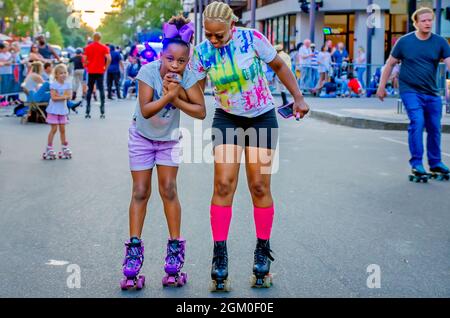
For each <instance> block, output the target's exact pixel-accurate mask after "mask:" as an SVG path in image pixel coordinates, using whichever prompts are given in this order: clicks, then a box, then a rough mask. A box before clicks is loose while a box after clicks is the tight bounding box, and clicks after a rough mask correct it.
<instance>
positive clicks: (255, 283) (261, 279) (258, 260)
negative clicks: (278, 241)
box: [251, 239, 274, 288]
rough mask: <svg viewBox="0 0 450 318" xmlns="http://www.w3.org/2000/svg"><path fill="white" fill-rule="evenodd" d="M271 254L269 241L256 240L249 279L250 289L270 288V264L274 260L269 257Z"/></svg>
mask: <svg viewBox="0 0 450 318" xmlns="http://www.w3.org/2000/svg"><path fill="white" fill-rule="evenodd" d="M271 252H272V250H271V249H270V243H269V240H261V239H258V240H257V242H256V249H255V257H254V264H253V275H252V279H251V283H252V287H256V288H261V287H265V288H269V287H271V286H272V275H271V274H270V263H271V262H272V261H274V258H273V257H272V255H270V253H271Z"/></svg>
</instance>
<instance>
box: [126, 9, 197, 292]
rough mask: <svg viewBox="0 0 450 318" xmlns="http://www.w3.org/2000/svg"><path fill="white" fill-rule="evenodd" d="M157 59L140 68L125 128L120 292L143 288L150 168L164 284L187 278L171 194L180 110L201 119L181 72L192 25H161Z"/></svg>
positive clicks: (193, 90)
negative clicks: (128, 191)
mask: <svg viewBox="0 0 450 318" xmlns="http://www.w3.org/2000/svg"><path fill="white" fill-rule="evenodd" d="M163 33H164V40H163V50H162V55H161V60H157V61H154V62H152V63H149V64H147V65H145V66H143V67H142V69H141V70H140V71H139V74H138V76H137V80H138V82H139V99H138V103H137V107H136V111H135V114H134V116H133V121H132V124H131V127H130V129H129V139H128V149H129V159H130V169H131V175H132V178H133V193H132V197H131V204H130V215H129V216H130V240H129V241H127V242H126V243H125V259H124V262H123V274H124V275H125V278H124V279H122V280H121V283H120V285H121V288H122V289H127V288H130V287H133V286H136V287H137V288H138V289H140V288H142V287H143V286H144V284H145V277H144V276H138V275H139V271H140V270H141V267H142V265H143V262H144V244H143V242H142V240H141V234H142V228H143V224H144V219H145V215H146V210H147V202H148V200H149V198H150V192H151V190H150V185H151V177H152V172H153V168H154V167H155V166H156V167H157V171H158V184H159V193H160V195H161V199H162V201H163V204H164V212H165V215H166V219H167V225H168V230H169V236H170V237H169V240H168V243H167V257H166V259H165V265H164V270H165V272H166V276H164V278H163V280H162V283H163V285H164V286H183V285H184V284H185V283H186V282H187V275H186V274H185V273H181V268H182V267H183V265H184V256H185V244H186V242H185V240H184V239H182V238H181V235H180V223H181V207H180V202H179V200H178V195H177V186H176V176H177V172H178V165H179V161H180V156H181V149H180V143H179V139H180V137H181V136H180V134H179V132H178V128H179V123H180V110H182V111H183V112H185V113H186V114H188V115H190V116H192V117H195V118H199V119H203V118H204V117H205V115H206V114H205V102H204V97H203V93H202V91H201V89H200V86H199V85H198V84H196V78H195V76H194V75H193V73H192V72H191V71H190V70H188V69H187V68H186V66H187V65H188V62H189V53H190V42H191V39H192V36H193V34H194V27H193V24H192V23H189V22H188V20H185V19H184V18H183V17H173V18H172V19H171V20H170V21H169V23H165V24H164V27H163Z"/></svg>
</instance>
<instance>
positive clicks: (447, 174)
mask: <svg viewBox="0 0 450 318" xmlns="http://www.w3.org/2000/svg"><path fill="white" fill-rule="evenodd" d="M430 171H431V179H435V180H438V181H449V179H450V170H449V169H448V167H447V166H446V165H445V164H444V163H442V162H441V163H439V164H438V165H437V166H435V167H433V168H430Z"/></svg>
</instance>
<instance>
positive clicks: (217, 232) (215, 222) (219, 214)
mask: <svg viewBox="0 0 450 318" xmlns="http://www.w3.org/2000/svg"><path fill="white" fill-rule="evenodd" d="M231 214H232V213H231V206H218V205H213V204H211V210H210V216H211V230H212V235H213V240H214V242H220V241H226V240H227V238H228V230H229V229H230V222H231Z"/></svg>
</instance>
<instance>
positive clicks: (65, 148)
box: [42, 64, 72, 160]
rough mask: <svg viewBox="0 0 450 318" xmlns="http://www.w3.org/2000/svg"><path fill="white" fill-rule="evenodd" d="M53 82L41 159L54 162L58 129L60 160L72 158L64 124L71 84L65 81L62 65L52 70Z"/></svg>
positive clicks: (65, 68) (63, 66) (70, 95)
mask: <svg viewBox="0 0 450 318" xmlns="http://www.w3.org/2000/svg"><path fill="white" fill-rule="evenodd" d="M53 72H54V73H53V77H54V81H53V82H52V83H51V84H50V102H49V104H48V106H47V108H46V112H47V123H48V124H50V125H51V128H50V132H49V134H48V142H47V149H46V150H45V152H44V154H43V156H42V157H43V159H46V160H47V159H49V160H54V159H56V154H55V151H54V149H53V138H54V137H55V134H56V132H57V131H58V129H59V134H60V137H61V145H62V150H61V152H60V153H59V154H58V156H59V158H60V159H70V158H72V152H71V151H70V149H69V144H68V143H67V140H66V124H67V122H68V120H67V114H68V113H69V108H68V107H67V101H68V100H70V99H71V98H72V84H71V83H70V82H69V81H66V80H67V76H68V72H67V67H66V66H65V65H63V64H59V65H57V66H56V67H55V68H54V70H53Z"/></svg>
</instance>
